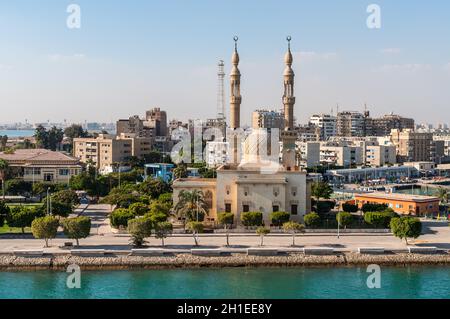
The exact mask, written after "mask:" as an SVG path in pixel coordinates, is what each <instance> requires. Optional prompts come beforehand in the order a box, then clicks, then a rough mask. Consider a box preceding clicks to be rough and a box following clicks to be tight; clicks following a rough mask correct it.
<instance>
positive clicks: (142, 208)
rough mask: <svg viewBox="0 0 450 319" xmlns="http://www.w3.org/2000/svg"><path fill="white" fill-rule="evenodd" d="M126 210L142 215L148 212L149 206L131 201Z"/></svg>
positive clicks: (135, 214)
mask: <svg viewBox="0 0 450 319" xmlns="http://www.w3.org/2000/svg"><path fill="white" fill-rule="evenodd" d="M128 210H129V211H130V212H132V213H133V214H134V216H143V215H145V214H146V213H148V211H149V208H148V206H147V205H145V204H143V203H133V204H131V205H130V207H129V208H128Z"/></svg>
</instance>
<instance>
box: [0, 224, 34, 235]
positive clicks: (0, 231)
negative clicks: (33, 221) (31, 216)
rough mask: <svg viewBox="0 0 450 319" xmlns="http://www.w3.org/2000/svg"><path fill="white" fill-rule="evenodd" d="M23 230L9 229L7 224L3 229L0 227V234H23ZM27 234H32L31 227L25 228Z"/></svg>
mask: <svg viewBox="0 0 450 319" xmlns="http://www.w3.org/2000/svg"><path fill="white" fill-rule="evenodd" d="M21 233H22V228H17V227H8V225H7V224H6V223H5V225H3V226H2V227H0V234H21ZM25 233H31V228H30V227H25Z"/></svg>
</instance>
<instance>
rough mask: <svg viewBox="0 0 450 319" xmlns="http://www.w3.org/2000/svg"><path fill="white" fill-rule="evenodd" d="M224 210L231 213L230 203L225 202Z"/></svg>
mask: <svg viewBox="0 0 450 319" xmlns="http://www.w3.org/2000/svg"><path fill="white" fill-rule="evenodd" d="M225 212H226V213H231V204H225Z"/></svg>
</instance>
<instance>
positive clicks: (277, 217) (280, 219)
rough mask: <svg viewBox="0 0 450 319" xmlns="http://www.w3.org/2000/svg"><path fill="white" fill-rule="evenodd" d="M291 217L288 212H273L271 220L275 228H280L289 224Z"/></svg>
mask: <svg viewBox="0 0 450 319" xmlns="http://www.w3.org/2000/svg"><path fill="white" fill-rule="evenodd" d="M290 218H291V215H290V214H289V213H286V212H273V213H271V214H270V220H271V222H272V224H273V225H274V226H277V227H280V226H282V225H283V224H284V223H287V222H288V221H289V219H290Z"/></svg>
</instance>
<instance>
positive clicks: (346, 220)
mask: <svg viewBox="0 0 450 319" xmlns="http://www.w3.org/2000/svg"><path fill="white" fill-rule="evenodd" d="M336 220H337V222H338V223H339V225H341V226H344V228H347V226H350V225H351V223H352V221H353V215H352V214H350V213H347V212H340V213H339V214H337V215H336Z"/></svg>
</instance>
